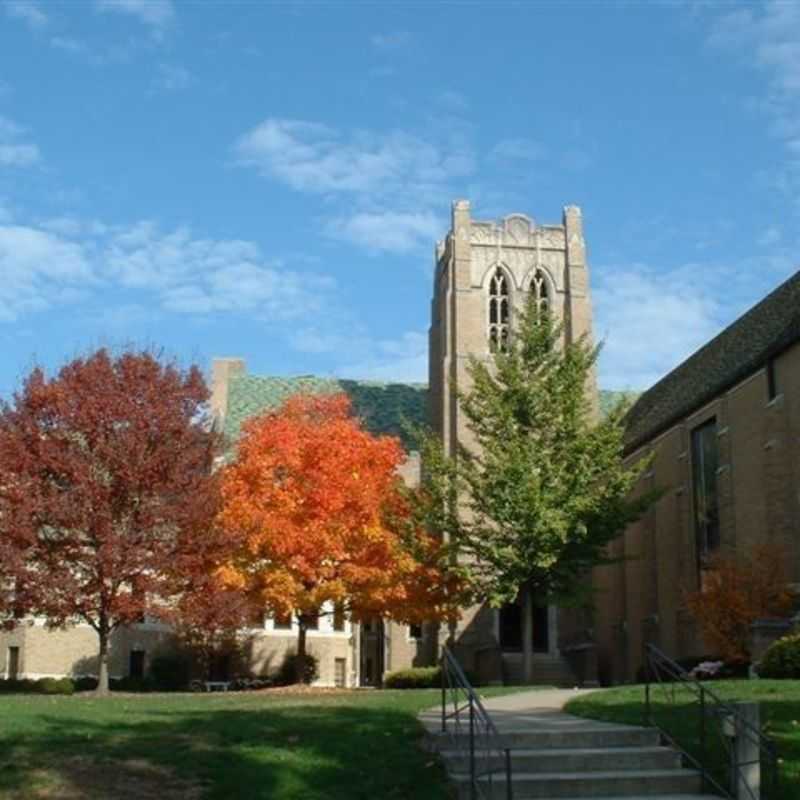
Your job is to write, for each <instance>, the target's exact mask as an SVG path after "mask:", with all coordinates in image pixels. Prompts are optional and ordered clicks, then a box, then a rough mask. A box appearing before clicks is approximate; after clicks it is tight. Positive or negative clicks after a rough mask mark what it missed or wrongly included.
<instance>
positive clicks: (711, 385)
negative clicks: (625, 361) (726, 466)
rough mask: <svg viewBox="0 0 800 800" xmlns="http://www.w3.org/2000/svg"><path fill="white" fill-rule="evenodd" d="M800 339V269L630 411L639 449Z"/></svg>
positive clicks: (630, 442) (632, 444)
mask: <svg viewBox="0 0 800 800" xmlns="http://www.w3.org/2000/svg"><path fill="white" fill-rule="evenodd" d="M795 342H800V272H797V273H795V275H793V276H792V277H791V278H789V280H788V281H786V282H785V283H783V284H782V285H781V286H779V287H778V288H777V289H776V290H775V291H774V292H772V293H771V294H769V295H767V296H766V297H765V298H764V299H763V300H762V301H761V302H760V303H758V304H757V305H755V306H753V308H751V309H750V310H749V311H748V312H747V313H746V314H744V315H743V316H741V317H739V319H737V320H736V321H735V322H734V323H733V324H731V325H729V326H728V327H727V328H726V329H725V330H724V331H722V333H720V334H719V335H718V336H716V337H715V338H714V339H712V340H711V341H710V342H709V343H708V344H706V345H705V346H703V347H701V348H700V349H699V350H698V351H697V352H696V353H695V354H694V355H692V356H690V357H689V358H688V359H687V360H686V361H684V362H683V363H682V364H680V365H679V366H678V367H676V368H675V369H674V370H672V372H670V373H669V374H668V375H667V376H666V377H664V378H662V379H661V380H660V381H659V382H658V383H657V384H656V385H655V386H653V387H652V388H651V389H648V390H647V391H646V392H645V393H644V394H643V395H642V396H641V397H640V398H639V399H638V400H637V401H636V403H635V404H634V406H633V408H632V409H631V410H630V413H629V414H628V420H627V421H628V425H627V436H626V439H627V449H628V451H632V450H635V449H636V448H637V447H640V446H641V445H643V444H644V443H645V442H647V441H648V440H650V439H652V438H653V437H654V436H656V435H658V434H659V433H661V432H662V431H665V430H667V429H668V428H669V427H671V426H672V425H674V424H675V423H676V422H678V421H679V420H681V419H683V418H684V417H686V416H688V415H689V414H691V413H692V411H694V410H695V409H698V408H700V407H701V406H703V405H705V404H706V403H708V402H709V401H710V400H712V399H713V398H715V397H716V396H718V395H719V394H721V393H722V392H724V391H725V390H726V389H729V388H730V387H731V386H733V385H735V384H736V383H738V382H739V381H741V380H744V379H745V378H746V377H747V376H748V375H751V374H752V373H753V372H755V371H756V370H757V369H759V368H761V367H762V366H763V365H764V364H766V363H767V361H768V360H769V359H770V358H772V357H773V356H775V355H777V354H778V353H780V352H781V351H782V350H785V349H786V348H787V347H789V346H791V345H792V344H794V343H795Z"/></svg>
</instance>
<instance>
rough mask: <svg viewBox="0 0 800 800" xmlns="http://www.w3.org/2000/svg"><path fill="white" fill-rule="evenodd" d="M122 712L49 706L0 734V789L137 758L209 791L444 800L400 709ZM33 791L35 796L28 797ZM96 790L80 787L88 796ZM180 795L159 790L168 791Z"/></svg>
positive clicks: (293, 799)
mask: <svg viewBox="0 0 800 800" xmlns="http://www.w3.org/2000/svg"><path fill="white" fill-rule="evenodd" d="M132 709H133V713H131V714H130V716H129V717H126V715H125V714H124V713H120V714H115V715H112V716H111V717H109V716H108V715H107V714H106V715H102V716H101V715H99V714H98V716H97V717H89V716H88V715H87V716H84V715H82V714H69V713H68V710H67V709H65V710H64V713H59V714H53V713H48V710H47V709H42V712H41V713H39V714H38V715H37V719H36V727H35V729H34V730H31V731H28V732H23V734H22V735H20V736H18V737H14V736H11V735H5V736H4V738H0V752H2V755H1V756H0V795H2V796H6V795H5V793H6V792H7V793H9V795H10V796H12V797H14V796H17V797H26V795H25V794H24V791H25V787H26V786H27V785H28V782H29V780H30V773H31V771H33V770H35V769H36V768H37V767H40V766H41V765H47V767H48V769H49V770H52V771H55V772H56V773H57V772H58V771H59V769H62V770H64V771H66V770H67V765H68V764H69V763H70V760H72V759H75V758H83V759H86V758H90V759H92V760H93V761H95V762H96V763H97V764H98V766H99V767H100V766H102V765H103V764H105V765H109V764H110V763H118V764H119V763H122V762H126V761H128V762H131V761H132V760H136V761H145V762H147V763H150V764H155V765H159V766H162V767H167V768H169V769H171V770H173V771H174V772H175V773H176V774H177V775H178V776H180V777H183V778H187V779H190V780H193V781H199V783H200V785H201V786H202V788H203V792H202V793H203V796H205V797H209V798H255V799H258V798H270V799H271V800H323V799H324V800H339V798H341V800H344V799H345V798H347V800H362V799H363V800H368V799H369V800H374V798H376V797H381V798H390V800H423V798H424V800H444V798H446V797H448V792H447V789H446V784H445V780H444V776H443V772H442V770H441V768H440V766H439V764H438V762H436V761H434V760H433V759H432V758H431V756H430V755H429V754H426V753H424V752H422V750H421V749H420V748H419V746H418V745H419V741H418V740H419V737H420V736H421V732H420V729H419V727H418V725H417V722H416V719H415V718H414V715H413V714H411V713H409V712H408V711H405V712H404V711H401V710H394V709H391V708H385V707H380V708H370V707H347V706H343V707H324V706H314V705H307V706H296V707H287V708H269V707H254V708H224V707H222V708H219V707H218V708H209V709H208V710H197V709H192V710H180V711H170V710H167V709H165V710H158V709H153V708H149V709H147V711H146V712H145V713H141V712H136V708H135V703H134V704H132ZM32 796H33V795H32ZM95 796H99V795H95V794H90V793H87V795H86V797H95ZM172 796H178V795H162V797H163V800H167V797H172Z"/></svg>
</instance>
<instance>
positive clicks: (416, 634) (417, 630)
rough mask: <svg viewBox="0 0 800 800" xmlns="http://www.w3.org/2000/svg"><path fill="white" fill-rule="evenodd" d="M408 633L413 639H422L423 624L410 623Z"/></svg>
mask: <svg viewBox="0 0 800 800" xmlns="http://www.w3.org/2000/svg"><path fill="white" fill-rule="evenodd" d="M408 635H409V637H410V638H412V639H421V638H422V625H416V624H415V625H409V626H408Z"/></svg>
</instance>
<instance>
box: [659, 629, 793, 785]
mask: <svg viewBox="0 0 800 800" xmlns="http://www.w3.org/2000/svg"><path fill="white" fill-rule="evenodd" d="M645 656H646V657H645V721H646V723H647V724H648V725H651V726H653V727H655V728H657V729H658V731H659V732H660V733H661V735H662V736H663V737H664V738H665V739H666V740H667V741H668V742H669V743H670V744H671V745H672V746H673V747H675V748H676V749H677V750H679V751H680V752H681V754H682V755H683V756H684V758H685V759H686V760H687V761H689V763H691V764H692V765H693V766H694V767H695V768H696V769H698V770H699V771H700V776H701V781H702V786H703V789H704V790H705V789H706V788H707V787H709V788H711V789H712V790H714V791H716V792H719V793H721V794H722V795H723V796H725V797H728V798H731V800H763V799H764V798H766V799H767V800H779V798H780V793H779V769H778V765H779V760H778V756H777V751H776V748H775V743H774V742H773V741H772V740H771V739H769V738H768V737H767V736H765V735H764V734H763V732H762V731H761V730H759V729H758V728H757V727H756V726H754V725H752V724H751V723H750V722H749V721H748V720H747V719H746V718H745V717H744V716H743V715H742V714H741V712H740V711H739V709H737V707H736V704H735V703H731V702H730V701H727V700H723V699H722V698H721V697H720V696H719V695H718V694H716V692H714V691H713V690H712V689H710V688H709V687H708V686H707V685H705V684H703V683H702V682H701V681H699V680H697V679H696V678H694V677H692V676H691V675H690V674H689V673H688V672H686V670H684V669H683V667H681V666H680V665H679V664H678V663H676V662H675V661H673V660H672V659H671V658H670V657H669V656H667V655H666V654H665V653H663V652H662V651H661V650H659V649H658V647H656V646H655V645H653V644H647V645H646V646H645ZM653 678H655V680H653ZM653 685H655V686H656V687H658V688H659V689H660V690H661V691H662V692H663V693H664V694H665V695H666V696H667V697H668V698H669V699H670V701H671V702H672V703H675V698H676V694H677V691H676V687H678V686H679V687H681V688H682V689H683V690H685V691H688V692H689V693H690V694H691V695H693V696H694V697H695V698H696V699H697V702H698V705H699V720H698V725H699V730H698V736H699V748H700V753H699V757H695V756H694V755H692V754H691V753H689V752H688V750H687V748H686V746H685V743H681V742H679V741H678V740H677V739H676V738H675V736H674V735H673V734H672V733H670V731H668V730H666V728H665V727H663V726H662V725H659V724H657V723H656V722H654V720H653V707H652V702H651V694H652V691H653V689H652V688H651V687H652V686H653ZM723 720H727V724H729V725H732V726H733V728H734V729H735V730H736V731H737V733H738V735H744V736H746V737H747V739H748V740H749V741H750V742H751V743H752V744H754V745H755V746H756V747H757V748H758V754H759V758H758V762H756V761H753V762H739V761H738V759H737V756H736V752H735V749H734V748H733V746H732V743H731V741H730V738H729V736H728V735H726V734H725V733H724V732H723V731H722V725H723ZM709 722H711V723H713V722H716V723H717V725H718V731H717V732H718V733H719V741H721V742H722V747H723V750H724V751H725V752H726V754H727V757H728V758H727V761H728V764H729V765H730V774H729V776H728V777H729V781H730V784H731V785H726V784H725V783H724V782H722V781H719V780H717V779H716V778H715V777H714V776H713V775H712V774H711V773H710V770H709V760H710V749H709V745H710V744H712V742H711V741H710V738H711V737H710V734H711V730H710V728H711V727H712V725H711V724H709ZM755 763H758V764H759V767H760V769H765V771H766V777H767V781H766V787H764V785H763V784H764V782H763V781H759V785H758V786H752V785H751V784H750V782H749V781H748V780H747V778H746V775H745V771H744V770H745V768H746V767H750V766H752V765H753V764H755ZM740 787H744V789H745V791H746V794H745V795H744V796H742V795H740V794H738V789H739V788H740ZM762 788H766V789H767V793H766V794H762V793H761V789H762Z"/></svg>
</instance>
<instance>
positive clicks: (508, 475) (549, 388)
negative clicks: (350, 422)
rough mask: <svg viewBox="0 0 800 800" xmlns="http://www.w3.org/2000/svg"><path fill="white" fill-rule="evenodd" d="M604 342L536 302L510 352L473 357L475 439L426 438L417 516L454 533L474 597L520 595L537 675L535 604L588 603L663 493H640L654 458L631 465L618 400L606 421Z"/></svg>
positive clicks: (471, 423)
mask: <svg viewBox="0 0 800 800" xmlns="http://www.w3.org/2000/svg"><path fill="white" fill-rule="evenodd" d="M598 352H599V348H598V347H593V346H592V345H591V343H590V342H589V341H588V340H587V339H586V338H581V339H579V340H578V341H575V342H566V343H565V341H564V336H563V329H562V326H561V325H560V324H558V323H557V322H556V321H555V320H553V318H552V317H551V316H550V315H548V314H546V313H541V312H539V310H538V309H537V308H536V307H535V305H534V304H533V303H531V304H529V305H528V307H527V308H526V309H525V310H524V312H523V313H522V314H520V318H519V323H518V325H517V326H516V329H515V330H514V332H513V333H512V336H511V337H510V339H509V341H508V342H507V344H506V346H505V347H504V348H503V349H502V350H497V351H495V352H494V354H493V357H492V358H491V359H489V360H479V359H477V358H474V357H473V358H472V359H471V361H470V364H469V367H468V374H469V376H470V379H471V384H472V386H471V388H470V389H469V391H467V392H464V393H461V394H460V395H459V402H460V406H461V410H462V411H463V413H464V415H465V417H466V420H467V427H468V429H469V431H470V434H471V437H470V438H471V441H470V442H468V443H466V444H465V443H463V442H462V443H461V444H460V446H459V449H458V451H457V452H456V453H454V454H452V455H448V454H446V453H445V452H444V450H443V447H442V443H441V440H440V439H439V438H438V437H436V436H434V435H433V434H426V435H424V436H423V437H422V438H423V441H422V451H423V463H424V465H425V473H426V485H425V492H424V493H421V494H420V495H419V497H420V498H422V503H421V505H420V506H419V507H418V513H419V514H420V515H422V516H423V517H424V519H425V523H426V524H427V526H428V528H429V529H432V530H435V531H438V532H439V533H440V534H443V535H444V536H445V538H446V539H448V540H449V541H450V543H451V545H452V547H453V549H454V550H455V551H456V552H457V553H458V558H459V561H460V562H461V564H462V565H464V568H465V569H466V570H467V572H468V574H469V578H470V581H471V583H472V585H473V587H474V588H475V591H476V593H478V594H479V595H480V596H482V597H484V598H487V599H488V600H489V602H490V603H491V604H492V605H493V606H500V605H502V604H503V603H506V602H512V601H514V600H515V599H516V598H517V597H518V596H520V595H521V596H522V598H523V600H524V602H523V609H524V614H523V625H524V628H523V637H524V642H523V649H524V652H525V656H526V664H525V669H526V677H527V678H528V679H530V672H531V667H532V664H531V661H530V652H531V650H532V648H531V641H530V637H531V630H532V603H533V602H536V603H538V604H540V605H543V604H545V603H547V602H551V601H557V602H559V603H562V604H569V603H570V602H572V603H575V602H580V600H581V598H584V599H585V597H586V591H585V589H586V586H587V584H588V576H589V573H590V570H591V569H592V567H594V566H597V565H599V564H602V563H608V561H609V559H608V556H607V545H608V544H609V543H610V542H611V541H612V540H613V539H614V538H615V537H617V536H618V535H619V534H620V533H621V532H622V531H623V530H624V528H625V527H626V526H627V525H628V524H629V523H631V522H633V521H634V520H636V519H637V518H638V517H640V516H641V514H642V513H643V512H644V511H645V510H646V509H647V508H648V507H649V505H650V504H651V503H652V502H653V501H654V500H655V498H656V496H657V495H656V494H655V493H652V492H650V493H646V494H644V495H642V496H639V497H636V498H633V497H632V496H631V489H632V488H633V486H634V484H635V483H636V481H637V479H638V478H639V475H640V474H641V472H642V470H643V469H645V468H646V466H647V461H646V460H644V461H639V462H638V463H637V464H636V465H633V466H627V465H626V464H625V463H624V461H623V435H624V425H623V417H624V414H625V411H626V410H627V409H626V406H625V405H624V404H620V405H619V406H618V407H616V408H615V409H614V410H612V412H611V413H610V414H608V415H607V416H606V417H605V418H604V419H602V420H598V419H597V415H596V413H595V410H594V408H593V405H592V400H591V395H590V393H589V392H588V391H587V387H588V386H590V385H591V382H592V380H593V370H594V366H595V363H596V361H597V356H598Z"/></svg>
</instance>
